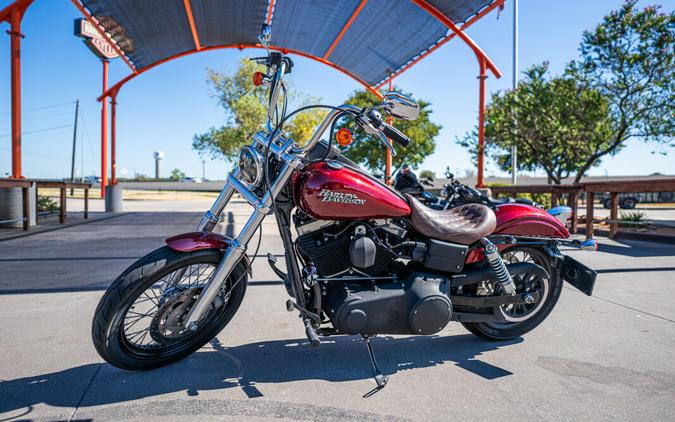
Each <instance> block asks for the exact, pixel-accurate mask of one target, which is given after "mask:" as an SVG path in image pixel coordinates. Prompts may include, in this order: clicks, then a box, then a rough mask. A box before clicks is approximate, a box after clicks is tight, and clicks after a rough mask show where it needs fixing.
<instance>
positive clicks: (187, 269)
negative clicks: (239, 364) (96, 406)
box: [92, 247, 248, 369]
mask: <svg viewBox="0 0 675 422" xmlns="http://www.w3.org/2000/svg"><path fill="white" fill-rule="evenodd" d="M221 258H222V252H221V251H219V250H215V249H208V250H200V251H194V252H189V253H181V252H176V251H173V250H171V249H169V248H168V247H164V248H160V249H158V250H156V251H155V252H152V253H151V254H149V255H147V256H146V257H144V258H141V259H140V260H139V261H137V262H136V263H134V264H133V265H132V266H131V267H129V268H128V269H127V270H126V271H125V272H124V273H122V275H120V276H119V277H118V278H117V280H115V282H114V283H113V284H112V285H111V286H110V288H109V289H108V291H107V292H106V293H105V295H104V296H103V298H102V299H101V302H100V303H99V306H98V308H97V309H96V313H95V315H94V321H93V324H92V338H93V341H94V346H95V347H96V350H97V351H98V352H99V354H100V355H101V356H102V357H103V358H104V359H105V360H106V361H107V362H109V363H110V364H112V365H114V366H117V367H119V368H123V369H150V368H155V367H158V366H162V365H166V364H168V363H171V362H175V361H177V360H179V359H181V358H183V357H185V356H187V355H189V354H191V353H192V352H194V351H196V350H197V349H199V348H200V347H202V346H203V345H204V344H206V343H207V342H208V341H209V340H211V339H212V338H213V337H214V336H216V335H217V334H218V333H219V332H220V331H221V330H222V329H223V328H224V327H225V326H226V325H227V324H228V323H229V321H230V320H231V319H232V317H233V316H234V314H235V313H236V312H237V309H238V308H239V305H240V304H241V301H242V300H243V298H244V293H245V292H246V283H247V281H248V280H247V273H246V270H247V269H246V267H245V263H244V261H241V262H239V264H237V265H236V266H235V268H234V270H233V271H232V273H231V274H230V276H229V277H228V279H227V280H226V281H225V283H224V284H223V287H222V288H221V291H220V293H219V294H218V295H217V296H216V298H215V299H214V301H213V303H212V304H211V307H210V308H209V310H208V311H207V312H206V314H205V315H204V316H203V317H202V319H201V320H199V321H198V322H197V329H196V330H187V329H185V326H184V323H185V321H186V319H187V316H188V315H189V312H190V310H191V309H192V307H193V306H194V304H195V303H196V302H197V300H198V299H199V296H200V294H201V293H202V291H203V288H204V287H205V286H206V284H207V283H208V281H209V279H210V278H211V276H212V275H213V272H214V270H215V269H216V267H217V266H218V263H219V262H220V260H221Z"/></svg>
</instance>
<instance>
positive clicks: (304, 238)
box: [297, 221, 398, 277]
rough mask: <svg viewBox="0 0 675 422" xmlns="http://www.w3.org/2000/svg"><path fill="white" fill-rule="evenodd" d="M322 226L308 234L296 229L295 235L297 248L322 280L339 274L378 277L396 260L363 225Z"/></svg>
mask: <svg viewBox="0 0 675 422" xmlns="http://www.w3.org/2000/svg"><path fill="white" fill-rule="evenodd" d="M316 223H317V222H316V221H315V222H311V223H309V224H307V225H308V226H309V225H310V224H316ZM321 223H322V224H325V225H326V226H324V227H321V228H319V229H318V230H312V231H309V232H307V231H303V229H302V227H303V226H299V230H298V231H299V233H300V232H302V234H301V235H300V236H299V237H298V239H297V247H298V250H299V252H300V253H301V254H302V255H303V256H304V257H305V258H306V259H307V260H308V261H311V262H312V263H313V265H314V266H315V267H316V268H317V270H318V272H319V274H320V275H321V276H322V277H333V276H338V275H342V274H355V275H366V276H367V275H370V276H377V275H380V274H382V273H384V272H385V271H386V270H387V268H388V267H389V265H390V264H391V263H392V262H394V261H395V260H396V258H398V255H397V254H396V253H395V252H394V251H393V250H392V249H391V248H389V247H388V245H386V244H385V243H384V242H383V241H382V240H381V239H380V238H378V236H377V235H376V234H375V231H374V230H373V229H372V227H370V226H368V225H366V223H350V224H339V223H336V222H321Z"/></svg>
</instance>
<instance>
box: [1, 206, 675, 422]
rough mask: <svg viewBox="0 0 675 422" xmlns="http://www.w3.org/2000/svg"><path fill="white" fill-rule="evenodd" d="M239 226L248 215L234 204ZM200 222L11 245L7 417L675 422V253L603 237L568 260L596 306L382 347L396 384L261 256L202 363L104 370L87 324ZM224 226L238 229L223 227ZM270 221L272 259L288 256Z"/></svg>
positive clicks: (568, 299) (91, 228)
mask: <svg viewBox="0 0 675 422" xmlns="http://www.w3.org/2000/svg"><path fill="white" fill-rule="evenodd" d="M229 211H230V212H232V214H231V218H230V221H231V223H232V224H233V226H234V227H229V230H236V229H237V227H240V226H241V224H242V220H243V219H244V218H245V216H246V215H247V210H246V208H245V206H244V205H243V204H235V205H234V206H233V207H231V208H230V209H229ZM198 219H199V214H198V213H194V212H134V213H129V214H121V215H119V216H116V217H114V218H112V219H108V220H105V221H96V222H93V223H89V224H81V225H76V226H72V227H67V228H63V229H60V230H54V231H50V232H44V233H37V234H33V235H30V236H27V237H22V238H17V239H11V240H6V241H0V321H3V324H2V325H1V326H0V334H1V335H2V339H3V340H2V343H1V345H0V356H2V364H1V365H0V380H1V381H0V420H4V419H11V418H16V419H32V420H57V419H58V420H61V419H77V420H84V419H90V418H91V419H99V420H120V419H124V420H138V421H144V422H145V421H153V420H159V419H162V420H166V419H169V420H172V419H178V418H181V419H184V418H185V417H189V418H191V419H200V420H244V419H247V420H249V419H250V420H272V419H275V420H276V419H282V420H298V419H302V420H329V421H330V420H335V421H337V420H339V421H344V420H359V421H371V420H372V421H377V420H429V421H432V420H433V421H437V420H449V419H457V420H467V419H471V420H514V421H515V420H518V421H520V420H527V419H534V420H589V419H593V420H607V421H610V420H611V421H616V420H672V415H673V414H675V402H674V401H673V400H672V398H673V397H674V396H675V359H674V358H675V356H674V355H675V306H674V305H675V293H674V291H673V288H672V280H673V279H674V278H675V258H674V257H675V247H673V246H667V245H660V244H653V243H644V242H625V243H617V242H612V241H609V240H604V239H601V242H602V247H601V250H600V251H599V252H597V253H590V252H582V251H573V252H569V253H570V254H571V255H574V256H575V257H577V258H578V259H579V260H581V261H583V262H584V263H586V264H587V265H589V266H591V267H593V268H595V269H597V270H599V273H600V274H599V276H598V281H597V284H596V290H595V293H594V296H593V297H590V298H589V297H587V296H584V295H583V294H580V293H578V292H577V291H576V290H574V289H573V288H571V287H566V288H565V289H564V291H563V294H562V297H561V299H560V301H559V303H558V305H557V308H556V309H555V310H554V311H553V313H552V314H551V316H550V317H549V318H548V319H547V320H546V321H545V322H544V323H543V324H542V325H541V326H540V327H538V328H537V329H536V330H535V331H533V332H532V333H530V334H528V335H526V336H524V337H523V338H519V339H516V340H513V341H509V342H501V343H492V342H486V341H483V340H480V339H478V338H476V337H474V336H473V335H471V334H469V333H468V332H467V331H466V330H464V329H463V328H462V326H461V325H459V324H450V325H449V326H448V327H446V328H445V329H444V330H443V331H442V332H440V333H439V334H438V335H433V336H425V337H407V336H394V337H378V338H376V339H375V340H373V343H374V348H375V353H376V354H377V358H378V361H379V363H380V365H381V367H382V369H383V371H384V372H385V373H386V374H388V375H390V376H391V379H390V382H389V385H388V386H387V387H386V388H385V389H384V390H382V391H380V392H378V393H377V394H375V395H373V396H372V397H370V398H363V397H362V396H363V395H364V394H365V393H367V392H368V391H370V390H371V389H372V387H373V386H374V382H373V380H372V378H371V375H372V374H371V368H370V363H369V360H368V356H367V351H366V348H365V345H364V344H363V341H362V340H361V339H360V338H358V337H347V336H345V337H335V338H331V339H329V341H325V342H324V343H323V344H322V345H321V346H320V347H319V348H316V349H315V348H310V347H308V346H307V344H306V343H307V342H306V339H305V337H304V331H303V329H302V327H301V324H300V322H299V320H298V318H297V316H296V315H295V314H293V313H288V312H287V311H286V310H285V305H284V302H285V300H286V295H285V292H284V289H283V287H282V286H281V285H280V284H278V281H277V280H276V279H275V277H274V275H273V274H272V272H271V271H270V270H269V268H267V264H266V263H264V262H263V261H264V260H263V259H259V260H258V261H256V262H255V263H254V279H253V281H252V282H251V284H250V287H249V289H248V292H247V296H246V298H245V299H244V302H243V305H242V308H241V309H240V311H239V313H238V314H237V315H236V316H235V318H234V319H233V320H232V322H231V323H230V325H229V326H228V327H226V328H225V329H224V330H223V331H222V332H221V333H220V334H219V335H218V336H217V338H216V339H214V341H212V342H211V343H210V344H209V345H207V346H206V347H204V348H203V349H202V350H200V351H199V352H197V353H195V354H194V355H193V356H191V357H189V358H187V359H185V360H183V361H181V362H179V363H176V364H173V365H170V366H167V367H164V368H160V369H157V370H154V371H150V372H129V371H123V370H119V369H116V368H114V367H111V366H110V365H108V364H104V363H102V360H101V359H100V358H99V357H98V355H97V354H96V352H95V351H94V349H93V346H92V345H91V340H90V334H89V330H90V321H91V316H92V314H93V312H94V309H95V307H96V304H97V302H98V300H99V298H100V296H101V295H102V293H103V289H105V287H106V286H107V285H108V284H109V283H110V282H111V281H112V279H113V278H114V277H115V276H116V275H117V274H118V273H119V272H121V271H122V270H123V269H124V268H125V267H127V266H128V265H129V264H130V263H132V262H133V261H134V260H135V259H137V258H138V257H140V256H142V255H144V254H145V253H147V252H148V251H150V250H152V249H154V248H156V247H158V246H161V245H162V242H163V239H164V238H165V237H166V236H169V235H171V234H175V233H178V232H183V231H191V230H193V229H194V226H195V225H196V222H197V221H198ZM221 230H223V231H227V230H228V227H227V226H224V227H222V228H221ZM275 230H276V227H275V225H274V223H273V222H272V221H271V220H268V221H267V222H266V223H265V224H264V228H263V238H262V239H263V240H262V247H261V250H260V254H265V253H266V252H268V251H270V252H273V253H277V254H280V253H282V252H283V251H282V249H281V243H280V241H279V239H278V237H277V235H276V233H275Z"/></svg>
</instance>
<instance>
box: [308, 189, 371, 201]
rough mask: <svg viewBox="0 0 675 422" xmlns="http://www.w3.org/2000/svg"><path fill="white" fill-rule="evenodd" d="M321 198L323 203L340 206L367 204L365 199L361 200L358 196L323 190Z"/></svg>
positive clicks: (320, 194) (320, 193)
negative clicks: (334, 203)
mask: <svg viewBox="0 0 675 422" xmlns="http://www.w3.org/2000/svg"><path fill="white" fill-rule="evenodd" d="M319 197H320V198H323V199H321V202H337V203H340V204H354V205H363V204H365V203H366V200H365V199H360V198H359V197H358V196H356V195H354V194H352V193H342V192H333V191H332V190H328V189H321V192H319Z"/></svg>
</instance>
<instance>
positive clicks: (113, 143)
mask: <svg viewBox="0 0 675 422" xmlns="http://www.w3.org/2000/svg"><path fill="white" fill-rule="evenodd" d="M110 184H111V185H116V184H117V95H116V94H115V95H113V96H112V97H110Z"/></svg>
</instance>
